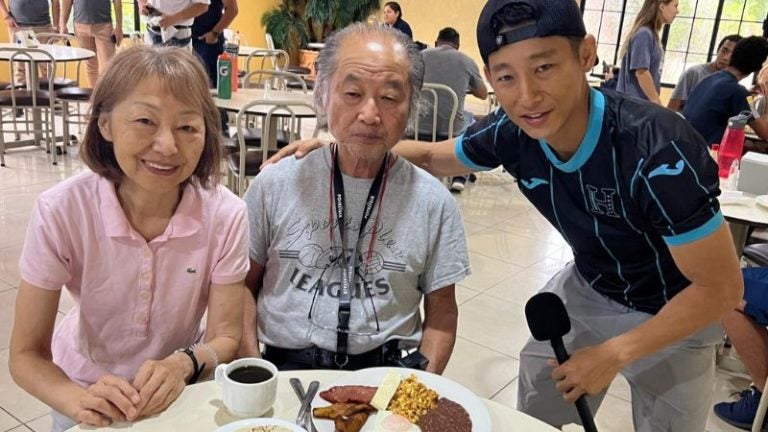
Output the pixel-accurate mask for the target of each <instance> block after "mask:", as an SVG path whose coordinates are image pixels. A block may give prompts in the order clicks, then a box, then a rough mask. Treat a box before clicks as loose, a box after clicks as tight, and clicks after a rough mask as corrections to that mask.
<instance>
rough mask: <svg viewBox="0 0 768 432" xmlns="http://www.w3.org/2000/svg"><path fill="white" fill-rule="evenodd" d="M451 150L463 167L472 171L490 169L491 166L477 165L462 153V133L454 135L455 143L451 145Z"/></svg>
mask: <svg viewBox="0 0 768 432" xmlns="http://www.w3.org/2000/svg"><path fill="white" fill-rule="evenodd" d="M453 152H454V153H455V154H456V159H458V160H459V162H461V163H462V164H463V165H464V166H465V167H467V168H469V169H471V170H474V171H489V170H492V169H493V168H492V167H484V166H482V165H478V164H476V163H474V162H472V160H471V159H470V158H469V156H467V154H466V153H464V134H462V135H459V136H457V137H456V145H455V146H454V147H453Z"/></svg>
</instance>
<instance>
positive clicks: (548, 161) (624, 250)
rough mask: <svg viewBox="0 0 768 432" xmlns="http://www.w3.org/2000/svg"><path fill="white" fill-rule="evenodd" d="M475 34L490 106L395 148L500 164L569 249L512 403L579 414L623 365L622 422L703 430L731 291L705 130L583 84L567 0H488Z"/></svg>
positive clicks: (583, 52) (578, 31)
mask: <svg viewBox="0 0 768 432" xmlns="http://www.w3.org/2000/svg"><path fill="white" fill-rule="evenodd" d="M477 39H478V43H479V47H480V53H481V55H482V57H483V61H484V62H485V75H486V79H487V81H488V82H489V83H491V85H492V86H493V88H494V90H495V92H496V95H497V97H498V99H499V103H500V105H501V109H499V110H497V111H496V112H494V113H492V114H491V115H489V116H487V117H486V118H485V119H484V120H482V121H480V122H478V123H475V124H474V125H472V126H471V127H470V128H469V129H468V130H467V131H466V132H465V133H464V134H463V135H461V136H459V137H458V138H457V139H455V140H451V141H444V142H441V143H437V144H433V143H419V142H415V141H406V142H401V143H400V144H398V145H397V146H396V147H395V150H396V151H397V153H398V154H399V155H401V156H404V157H405V158H406V159H408V160H410V161H412V162H414V163H416V164H418V165H420V166H422V167H424V168H426V169H428V170H429V171H431V172H432V173H433V174H435V175H438V176H453V175H459V174H465V173H467V172H470V171H481V170H487V169H492V168H495V167H498V166H500V165H502V166H504V167H505V169H506V170H507V171H508V172H509V173H510V174H512V175H513V176H514V177H516V178H517V179H518V180H519V184H520V189H521V190H522V192H523V194H524V195H525V196H526V197H527V198H528V199H529V200H530V201H531V202H532V203H533V204H534V205H535V206H536V208H537V209H538V210H539V211H540V212H541V213H542V214H543V215H544V216H545V217H546V218H547V219H548V220H549V221H550V222H551V223H552V225H553V226H554V227H555V228H557V229H558V231H559V232H560V233H561V234H562V235H563V237H564V238H565V240H566V241H567V242H568V243H569V245H570V246H571V247H572V249H573V251H574V257H575V258H574V260H575V262H574V263H573V264H570V265H568V266H567V267H566V268H565V269H564V270H562V271H561V272H560V273H558V274H557V275H556V276H555V277H554V278H553V279H552V280H551V281H550V282H549V283H548V284H547V285H546V286H545V287H544V288H543V291H550V292H554V293H556V294H557V295H559V296H560V297H561V298H562V299H563V301H564V302H565V305H566V308H567V309H568V313H569V315H570V318H571V323H572V330H571V332H570V333H569V334H568V335H567V336H566V338H565V343H566V347H567V349H568V351H569V352H570V353H572V356H571V359H570V360H569V361H567V362H565V363H564V364H562V365H557V364H556V363H555V361H554V360H553V359H552V357H553V353H552V349H551V347H550V346H549V343H540V342H536V341H534V340H530V341H529V342H528V344H527V345H526V346H525V347H524V348H523V350H522V352H521V354H520V379H519V392H518V409H520V410H522V411H524V412H526V413H528V414H531V415H533V416H535V417H538V418H540V419H542V420H544V421H546V422H547V423H550V424H552V425H554V426H562V425H565V424H568V423H579V419H578V416H577V412H576V410H575V409H574V407H573V406H572V405H570V404H569V403H570V402H573V401H575V400H576V399H577V398H578V397H579V396H580V395H582V394H588V395H590V396H589V397H588V400H589V402H590V404H591V405H592V408H593V411H594V410H595V409H596V408H597V407H598V406H599V404H600V402H601V401H602V398H603V396H604V395H605V390H606V388H607V387H608V386H609V385H610V383H611V382H612V381H613V379H614V378H615V377H616V375H617V374H618V373H621V374H622V375H624V376H625V377H626V378H627V380H628V381H629V383H630V385H631V387H632V405H633V420H634V426H635V430H637V431H654V432H658V431H675V432H689V431H690V432H701V431H702V430H704V426H705V423H706V419H707V416H708V410H709V406H710V401H711V397H712V387H713V382H714V356H715V344H716V343H717V341H718V340H720V339H721V338H722V330H721V329H720V327H719V325H718V324H717V323H718V320H719V319H720V317H721V316H723V314H725V313H726V312H728V311H730V310H732V309H733V308H734V307H735V306H736V305H737V304H738V302H739V300H740V298H741V294H742V290H743V281H742V279H741V275H740V273H739V265H738V261H737V259H736V256H735V252H734V247H733V243H732V240H731V236H730V233H729V231H728V228H727V226H726V225H725V223H724V221H723V216H722V214H721V213H720V209H719V204H718V201H717V195H718V194H719V193H720V191H719V187H718V176H717V167H716V165H715V163H714V161H713V160H712V159H711V158H710V157H709V156H708V154H707V150H706V149H707V146H706V143H705V142H703V140H702V138H701V136H700V135H699V134H698V133H696V132H695V131H694V130H693V129H692V128H691V126H690V125H688V124H687V123H686V121H685V120H684V119H682V118H680V117H679V116H678V115H676V114H675V113H673V112H671V111H668V110H666V109H664V108H662V107H659V106H656V105H653V104H651V103H648V102H645V101H640V100H638V99H634V98H630V97H625V96H622V95H618V94H616V93H613V92H606V93H602V92H600V91H599V90H595V89H592V88H590V87H589V86H588V85H587V81H586V76H585V73H586V72H588V71H589V70H590V69H591V68H592V66H593V65H594V61H595V45H596V42H595V39H594V37H592V36H588V35H586V31H585V28H584V23H583V21H582V18H581V14H580V12H579V8H578V5H577V3H576V2H574V1H573V0H490V1H489V2H488V3H487V4H486V6H485V7H484V9H483V11H482V13H481V15H480V19H479V22H478V27H477ZM316 145H317V143H304V144H297V145H293V146H291V148H286V149H285V150H284V151H283V152H282V153H281V155H284V154H290V153H291V152H296V151H297V150H299V152H298V153H297V154H299V153H301V152H306V151H307V150H309V149H311V148H313V147H314V146H316ZM553 380H554V382H553Z"/></svg>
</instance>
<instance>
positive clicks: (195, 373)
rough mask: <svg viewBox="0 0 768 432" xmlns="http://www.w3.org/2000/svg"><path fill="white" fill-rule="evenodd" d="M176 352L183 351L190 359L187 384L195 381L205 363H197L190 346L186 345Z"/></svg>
mask: <svg viewBox="0 0 768 432" xmlns="http://www.w3.org/2000/svg"><path fill="white" fill-rule="evenodd" d="M178 352H183V353H184V354H186V355H188V356H189V358H190V359H192V375H190V376H189V378H188V379H187V384H194V383H196V382H197V380H198V379H200V375H202V373H203V369H205V363H203V364H202V365H198V363H197V357H196V356H195V352H194V351H192V348H190V347H186V348H184V349H183V350H178Z"/></svg>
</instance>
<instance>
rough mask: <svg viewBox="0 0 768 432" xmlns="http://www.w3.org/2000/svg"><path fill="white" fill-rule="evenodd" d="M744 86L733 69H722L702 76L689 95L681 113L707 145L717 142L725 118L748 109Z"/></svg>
mask: <svg viewBox="0 0 768 432" xmlns="http://www.w3.org/2000/svg"><path fill="white" fill-rule="evenodd" d="M748 96H749V91H748V90H747V89H746V88H744V86H742V85H741V84H739V81H738V80H737V79H736V76H734V75H733V74H732V73H730V72H728V71H726V70H723V71H720V72H717V73H714V74H712V75H710V76H708V77H706V78H704V79H703V80H702V81H701V82H700V83H699V84H698V85H697V86H696V87H694V89H693V92H691V95H690V96H689V97H688V102H686V104H685V107H684V108H683V117H685V118H686V119H688V121H689V122H690V123H691V125H693V127H694V128H695V129H696V130H697V131H699V133H700V134H701V135H702V136H703V137H704V139H705V140H706V142H707V145H712V144H715V143H719V142H720V140H721V139H722V138H723V134H724V133H725V129H726V128H727V127H728V119H729V118H730V117H733V116H735V115H737V114H739V113H740V112H741V111H744V110H749V103H748V102H747V97H748Z"/></svg>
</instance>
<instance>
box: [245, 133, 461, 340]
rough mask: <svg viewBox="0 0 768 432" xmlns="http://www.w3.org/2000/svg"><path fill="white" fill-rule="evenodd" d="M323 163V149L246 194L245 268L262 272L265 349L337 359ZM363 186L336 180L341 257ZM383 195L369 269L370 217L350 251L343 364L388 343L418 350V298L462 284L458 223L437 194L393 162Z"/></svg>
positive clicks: (336, 263)
mask: <svg viewBox="0 0 768 432" xmlns="http://www.w3.org/2000/svg"><path fill="white" fill-rule="evenodd" d="M330 160H331V152H330V148H329V147H326V148H325V149H323V150H318V151H314V152H312V153H310V154H309V155H307V156H306V157H304V158H303V159H301V160H297V159H294V158H290V159H286V160H283V161H281V162H280V163H279V164H277V165H275V166H273V167H270V168H269V169H267V170H264V171H263V172H262V173H260V174H259V175H258V176H257V177H256V179H255V180H254V181H253V183H252V184H251V186H250V187H249V188H248V191H247V192H246V194H245V197H244V199H245V202H246V204H247V206H248V213H249V218H250V225H251V236H250V237H251V246H250V255H251V259H253V260H254V261H255V262H257V263H259V264H260V265H262V266H264V267H265V273H264V283H263V287H262V289H261V292H260V293H259V297H258V300H257V316H258V337H259V340H260V341H261V342H264V343H265V344H267V345H273V346H278V347H281V348H291V349H296V348H306V347H309V346H311V345H316V346H319V347H321V348H324V349H327V350H332V351H335V350H336V331H335V328H336V325H337V312H338V297H339V288H340V285H341V269H342V266H341V263H342V262H343V259H342V253H343V252H344V251H342V248H341V246H340V239H339V231H338V226H336V225H335V224H334V225H331V222H330V211H331V206H330V184H331V180H330V178H331V177H330V173H331V164H330ZM372 181H373V180H372V179H357V178H352V177H347V176H344V193H345V200H346V202H347V211H348V212H347V215H348V216H347V219H348V221H347V222H346V225H347V226H346V236H347V248H348V249H352V248H353V247H354V245H355V242H356V240H358V232H359V228H360V219H361V215H362V212H363V205H364V202H365V199H366V197H367V195H368V191H369V189H370V186H371V183H372ZM385 187H386V189H385V192H384V195H383V198H380V199H383V201H382V206H381V207H380V208H381V215H380V217H379V222H378V225H377V226H376V229H375V238H374V239H373V247H372V253H371V254H370V259H368V260H366V258H367V255H368V250H369V246H370V245H371V237H372V234H373V233H374V225H376V224H375V223H374V221H375V219H376V213H377V212H376V211H374V212H373V214H372V215H371V219H370V221H369V222H368V225H367V226H366V228H365V230H364V231H363V239H362V240H360V241H359V243H358V255H357V257H358V259H357V263H358V265H357V268H356V274H357V278H356V279H357V280H356V284H355V287H354V289H353V299H352V317H351V319H350V337H349V343H350V349H349V352H350V353H351V354H359V353H362V352H366V351H369V350H371V349H374V348H376V347H378V346H380V345H381V344H383V343H384V342H386V341H388V340H393V339H398V340H401V341H403V342H402V343H401V344H400V346H401V348H411V347H415V346H417V345H418V344H419V341H420V340H421V325H422V320H421V315H420V312H419V304H420V302H421V300H422V296H423V295H425V294H430V293H432V292H434V291H436V290H438V289H440V288H442V287H445V286H448V285H451V284H455V283H457V282H459V281H461V280H462V279H464V278H465V277H466V276H467V275H468V274H469V259H468V256H467V246H466V241H465V236H464V227H463V223H462V219H461V214H460V213H459V210H458V207H457V206H456V202H455V201H454V199H453V197H451V195H450V193H449V192H448V191H447V189H446V188H445V186H443V185H442V184H441V183H440V182H439V181H438V180H437V179H435V178H434V177H432V176H431V175H429V174H428V173H427V172H425V171H423V170H421V169H419V168H417V167H415V166H413V165H412V164H411V163H409V162H407V161H405V160H404V159H403V158H397V160H396V161H395V163H394V164H393V166H392V168H391V170H390V173H389V178H388V181H387V183H386V186H385ZM377 207H378V203H377ZM332 239H333V240H332ZM310 313H311V318H310ZM377 320H378V329H377V326H376V321H377Z"/></svg>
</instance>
